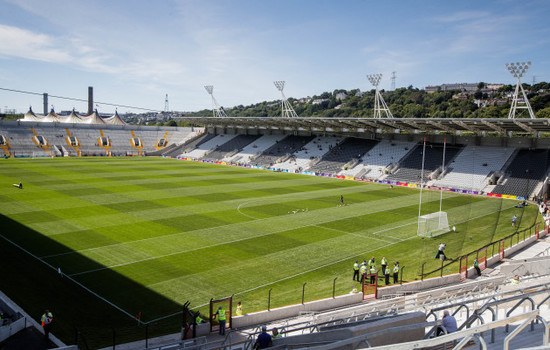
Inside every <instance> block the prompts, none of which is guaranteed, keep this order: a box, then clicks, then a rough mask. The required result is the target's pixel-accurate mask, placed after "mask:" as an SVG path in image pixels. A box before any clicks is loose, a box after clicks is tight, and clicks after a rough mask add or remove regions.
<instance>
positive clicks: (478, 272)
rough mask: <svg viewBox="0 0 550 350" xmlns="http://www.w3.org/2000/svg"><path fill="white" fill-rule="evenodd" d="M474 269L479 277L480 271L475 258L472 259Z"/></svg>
mask: <svg viewBox="0 0 550 350" xmlns="http://www.w3.org/2000/svg"><path fill="white" fill-rule="evenodd" d="M474 269H476V272H477V275H478V276H481V269H480V268H479V261H477V258H475V259H474Z"/></svg>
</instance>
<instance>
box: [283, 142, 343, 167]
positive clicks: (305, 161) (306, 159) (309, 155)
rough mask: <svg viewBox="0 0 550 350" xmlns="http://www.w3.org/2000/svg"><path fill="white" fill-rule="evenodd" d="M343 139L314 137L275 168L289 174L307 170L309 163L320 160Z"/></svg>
mask: <svg viewBox="0 0 550 350" xmlns="http://www.w3.org/2000/svg"><path fill="white" fill-rule="evenodd" d="M343 139H344V138H343V137H321V136H319V137H316V138H315V139H313V140H312V141H311V142H309V143H308V144H306V145H305V146H304V147H303V148H302V149H300V150H299V151H298V152H296V153H294V154H293V155H292V157H290V158H289V159H288V160H287V161H285V162H283V163H281V164H277V168H279V169H281V170H283V169H284V170H288V171H290V172H295V171H301V170H304V169H307V168H309V164H310V163H311V162H314V161H315V159H316V158H320V157H321V156H322V155H323V154H325V153H327V152H329V151H330V150H331V149H332V148H333V147H336V145H338V143H340V142H341V141H342V140H343Z"/></svg>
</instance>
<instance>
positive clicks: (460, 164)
mask: <svg viewBox="0 0 550 350" xmlns="http://www.w3.org/2000/svg"><path fill="white" fill-rule="evenodd" d="M28 119H29V120H30V119H31V117H28ZM323 134H324V133H319V134H317V133H310V132H303V131H302V132H300V133H299V134H298V135H289V134H287V133H284V132H283V133H275V134H273V133H272V134H269V135H264V134H261V133H259V132H258V131H257V130H256V131H255V132H251V133H249V134H239V133H238V132H236V130H231V129H228V132H227V133H218V132H216V130H215V129H214V130H212V129H208V131H207V132H205V133H204V134H203V129H200V128H197V129H193V128H168V127H145V126H130V125H108V124H99V125H96V124H66V123H59V122H56V123H45V122H43V121H42V122H36V121H35V122H30V121H27V122H10V121H3V122H2V123H1V124H0V136H1V137H2V138H3V140H4V139H5V141H6V142H5V143H6V144H5V145H2V152H3V153H4V156H8V155H9V156H15V157H33V156H34V157H58V156H68V157H72V156H78V155H82V156H106V155H111V156H127V155H155V156H160V155H162V156H167V157H172V158H177V157H180V158H188V159H197V160H204V161H218V162H219V161H223V162H230V163H239V164H241V165H251V166H256V167H263V168H272V169H273V170H278V171H288V172H304V173H309V174H325V175H326V176H342V177H352V178H357V179H367V180H369V181H385V182H393V183H412V184H417V183H420V173H421V165H422V147H423V146H422V142H421V136H417V137H413V139H414V138H415V139H416V140H410V139H411V136H410V135H408V136H405V135H403V136H404V137H401V136H399V135H392V137H385V136H384V135H382V134H381V135H379V136H378V138H377V139H371V138H358V137H346V136H345V135H341V136H324V135H323ZM432 139H433V141H431V142H428V144H427V146H426V159H425V169H424V175H425V179H424V180H425V183H426V184H427V185H428V186H435V187H444V188H450V189H456V190H462V191H470V192H476V193H482V192H483V193H492V194H494V195H497V196H498V195H508V196H516V197H524V198H530V197H532V196H534V195H538V194H539V192H540V191H541V190H542V189H543V184H544V182H545V180H546V177H547V176H548V173H549V168H548V159H549V154H548V150H547V148H542V147H538V148H536V147H530V148H525V146H524V145H525V143H528V142H529V141H528V140H529V139H521V138H520V139H519V140H510V142H508V145H507V146H505V147H500V146H499V145H498V144H495V143H494V141H493V140H492V139H491V138H487V139H486V142H484V143H485V144H481V145H479V144H473V143H472V139H469V138H467V137H465V138H455V142H449V143H448V144H447V149H446V157H445V158H446V159H445V169H442V168H441V163H442V156H443V145H442V143H441V142H440V141H441V137H434V136H432ZM481 140H483V141H484V139H481ZM477 142H479V141H477ZM8 143H9V146H8ZM159 143H162V145H161V146H159ZM514 143H515V144H514ZM539 143H542V140H541V141H539Z"/></svg>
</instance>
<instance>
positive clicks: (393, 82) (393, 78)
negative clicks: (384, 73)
mask: <svg viewBox="0 0 550 350" xmlns="http://www.w3.org/2000/svg"><path fill="white" fill-rule="evenodd" d="M396 73H397V72H395V71H393V72H391V91H395V78H397V76H396Z"/></svg>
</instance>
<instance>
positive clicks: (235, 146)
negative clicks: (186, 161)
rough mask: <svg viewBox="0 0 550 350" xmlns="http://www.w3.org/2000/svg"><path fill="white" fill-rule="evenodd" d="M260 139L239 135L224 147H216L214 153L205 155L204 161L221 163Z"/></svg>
mask: <svg viewBox="0 0 550 350" xmlns="http://www.w3.org/2000/svg"><path fill="white" fill-rule="evenodd" d="M258 137H259V136H258V135H237V136H236V137H234V138H233V139H231V140H229V141H228V142H226V143H224V144H223V145H220V146H218V147H216V149H214V150H213V151H211V152H208V153H207V154H205V155H204V156H203V157H202V159H204V160H214V161H220V160H222V159H223V158H225V157H226V156H228V155H230V154H236V153H238V152H239V151H240V150H242V149H243V148H244V147H245V146H247V145H248V144H250V143H251V142H254V141H255V140H256V139H257V138H258Z"/></svg>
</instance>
